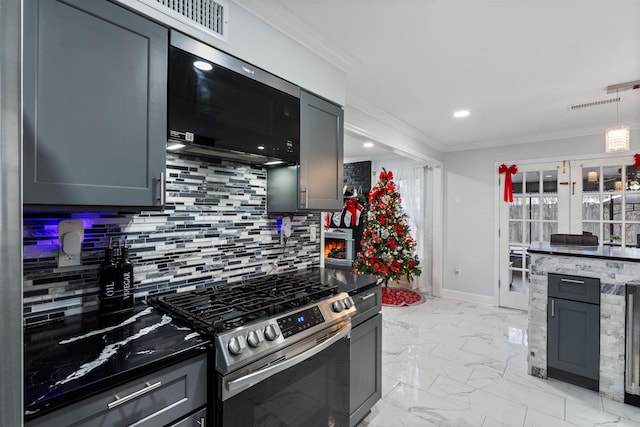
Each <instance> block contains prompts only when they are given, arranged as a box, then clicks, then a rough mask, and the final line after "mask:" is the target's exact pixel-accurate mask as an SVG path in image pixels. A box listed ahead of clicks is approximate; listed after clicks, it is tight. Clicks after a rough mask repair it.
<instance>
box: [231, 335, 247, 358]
mask: <svg viewBox="0 0 640 427" xmlns="http://www.w3.org/2000/svg"><path fill="white" fill-rule="evenodd" d="M246 347H247V344H246V343H245V341H244V337H243V336H239V337H233V338H231V339H230V340H229V345H228V348H229V351H230V352H231V354H235V355H238V354H240V353H242V352H243V351H244V349H245V348H246Z"/></svg>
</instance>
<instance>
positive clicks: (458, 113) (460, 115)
mask: <svg viewBox="0 0 640 427" xmlns="http://www.w3.org/2000/svg"><path fill="white" fill-rule="evenodd" d="M468 116H469V110H458V111H456V112H455V113H453V117H455V118H457V119H461V118H463V117H468Z"/></svg>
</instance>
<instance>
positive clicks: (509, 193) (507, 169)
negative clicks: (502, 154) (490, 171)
mask: <svg viewBox="0 0 640 427" xmlns="http://www.w3.org/2000/svg"><path fill="white" fill-rule="evenodd" d="M498 172H499V173H501V174H502V173H503V174H504V176H505V179H504V201H505V202H513V181H512V180H511V175H513V174H514V173H517V172H518V168H517V167H516V165H511V166H507V165H505V164H504V163H503V164H501V165H500V167H499V168H498Z"/></svg>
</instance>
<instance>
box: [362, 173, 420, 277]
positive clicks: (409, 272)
mask: <svg viewBox="0 0 640 427" xmlns="http://www.w3.org/2000/svg"><path fill="white" fill-rule="evenodd" d="M368 202H369V203H368V210H367V214H366V216H365V218H364V232H363V234H362V241H361V242H360V243H361V245H362V250H361V251H360V252H358V255H357V257H356V260H355V261H354V262H353V267H354V271H355V272H356V273H361V274H373V275H375V276H379V277H383V278H384V281H385V285H386V284H387V283H388V282H389V280H398V279H400V278H401V277H402V276H406V277H407V280H409V281H411V278H412V276H419V275H420V273H421V270H420V269H419V268H418V266H419V261H418V257H417V255H416V254H415V249H416V242H415V240H413V238H412V237H411V235H410V231H409V225H408V224H407V215H406V214H405V213H404V212H403V210H402V206H401V198H400V194H399V193H398V192H397V191H396V186H395V184H394V183H393V173H392V172H391V171H389V172H387V171H386V170H385V169H384V168H383V169H382V172H380V180H379V181H378V183H377V184H376V185H375V187H373V188H372V189H371V191H370V192H369V200H368Z"/></svg>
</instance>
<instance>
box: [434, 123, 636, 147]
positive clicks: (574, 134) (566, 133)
mask: <svg viewBox="0 0 640 427" xmlns="http://www.w3.org/2000/svg"><path fill="white" fill-rule="evenodd" d="M625 125H626V126H629V127H630V128H631V129H632V130H637V129H640V120H634V121H631V122H625ZM604 131H605V129H604V128H602V127H601V126H599V127H589V128H581V129H571V130H562V131H556V132H547V133H539V134H534V135H526V136H517V137H509V138H504V139H495V140H488V141H478V142H471V143H468V144H457V145H448V146H446V147H445V149H443V150H441V151H445V152H455V151H466V150H477V149H481V148H493V147H503V146H506V145H519V144H530V143H534V142H544V141H556V140H560V139H568V138H579V137H584V136H592V135H602V149H603V151H604Z"/></svg>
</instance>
